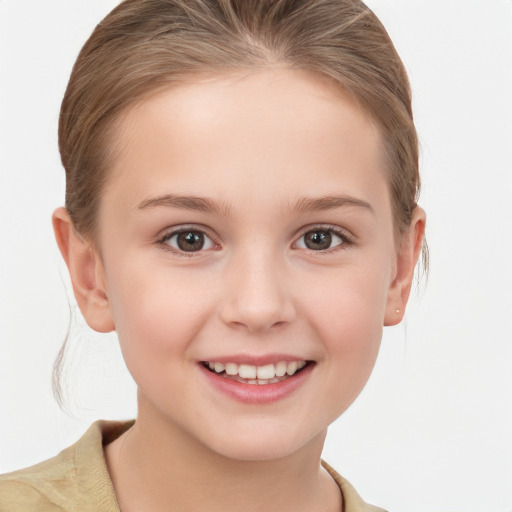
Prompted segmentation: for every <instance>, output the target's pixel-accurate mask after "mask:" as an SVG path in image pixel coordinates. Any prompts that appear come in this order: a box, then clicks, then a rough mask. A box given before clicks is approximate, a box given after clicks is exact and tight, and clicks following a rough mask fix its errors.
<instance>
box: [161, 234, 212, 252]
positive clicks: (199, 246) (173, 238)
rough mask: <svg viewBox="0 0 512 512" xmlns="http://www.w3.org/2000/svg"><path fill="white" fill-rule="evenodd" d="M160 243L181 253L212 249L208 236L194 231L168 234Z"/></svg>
mask: <svg viewBox="0 0 512 512" xmlns="http://www.w3.org/2000/svg"><path fill="white" fill-rule="evenodd" d="M160 243H162V244H167V245H170V246H171V247H172V248H173V249H175V250H177V251H182V252H198V251H203V250H207V249H211V248H213V247H214V243H213V241H212V240H211V238H210V237H209V236H207V235H206V234H205V233H203V232H202V231H198V230H194V229H184V230H179V231H174V232H171V233H168V234H167V235H165V236H164V238H163V239H162V240H161V242H160Z"/></svg>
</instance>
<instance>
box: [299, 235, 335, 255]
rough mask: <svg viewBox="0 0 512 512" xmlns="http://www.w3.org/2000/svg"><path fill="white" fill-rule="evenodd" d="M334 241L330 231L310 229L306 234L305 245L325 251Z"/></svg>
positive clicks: (315, 249)
mask: <svg viewBox="0 0 512 512" xmlns="http://www.w3.org/2000/svg"><path fill="white" fill-rule="evenodd" d="M331 243H332V235H331V233H330V231H326V230H322V231H319V230H317V231H308V232H307V233H306V234H305V235H304V245H305V246H306V247H307V248H308V249H311V250H313V251H323V250H325V249H329V247H331Z"/></svg>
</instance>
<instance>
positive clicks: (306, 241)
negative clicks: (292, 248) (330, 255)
mask: <svg viewBox="0 0 512 512" xmlns="http://www.w3.org/2000/svg"><path fill="white" fill-rule="evenodd" d="M345 243H349V240H348V237H347V236H345V235H343V234H342V233H338V232H336V231H334V230H333V229H326V228H318V229H311V230H310V231H307V232H306V233H304V234H303V235H302V236H301V237H300V238H299V240H298V241H297V247H299V248H300V249H309V250H310V251H327V250H329V249H333V248H334V247H337V246H339V245H342V244H345Z"/></svg>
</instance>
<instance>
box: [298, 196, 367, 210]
mask: <svg viewBox="0 0 512 512" xmlns="http://www.w3.org/2000/svg"><path fill="white" fill-rule="evenodd" d="M347 206H356V207H359V208H364V209H366V210H368V211H370V212H371V213H373V214H375V211H374V209H373V208H372V205H371V204H370V203H368V202H367V201H363V200H362V199H358V198H356V197H352V196H348V195H334V196H325V197H319V198H314V197H300V198H299V199H298V200H297V201H296V202H295V203H294V204H292V205H291V208H290V209H291V211H292V212H314V211H323V210H334V209H335V208H341V207H347Z"/></svg>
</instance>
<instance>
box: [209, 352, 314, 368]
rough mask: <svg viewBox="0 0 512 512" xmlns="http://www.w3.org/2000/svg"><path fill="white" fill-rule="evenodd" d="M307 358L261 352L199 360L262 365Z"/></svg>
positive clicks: (305, 359)
mask: <svg viewBox="0 0 512 512" xmlns="http://www.w3.org/2000/svg"><path fill="white" fill-rule="evenodd" d="M308 360H309V359H307V358H304V357H300V356H294V355H290V354H262V355H250V354H236V355H235V354H233V355H229V356H213V357H212V358H205V359H201V362H210V363H223V364H226V363H236V364H239V365H240V364H249V365H252V366H264V365H266V364H277V363H279V362H280V361H286V362H288V363H292V362H293V361H297V362H298V361H308Z"/></svg>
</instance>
